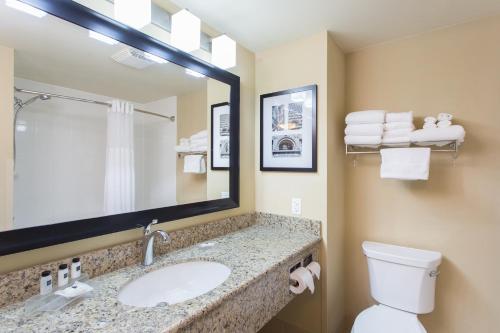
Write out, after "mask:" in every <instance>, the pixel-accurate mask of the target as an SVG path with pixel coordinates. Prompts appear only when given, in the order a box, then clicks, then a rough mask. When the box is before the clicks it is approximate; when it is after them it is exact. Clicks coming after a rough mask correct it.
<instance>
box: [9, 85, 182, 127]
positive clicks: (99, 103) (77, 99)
mask: <svg viewBox="0 0 500 333" xmlns="http://www.w3.org/2000/svg"><path fill="white" fill-rule="evenodd" d="M14 90H15V91H16V92H20V93H25V94H31V95H39V96H49V97H54V98H61V99H68V100H71V101H77V102H85V103H92V104H98V105H104V106H109V107H111V103H106V102H99V101H95V100H92V99H85V98H79V97H71V96H64V95H58V94H51V93H46V92H40V91H34V90H28V89H20V88H17V87H14ZM134 110H135V111H137V112H140V113H145V114H149V115H152V116H156V117H161V118H166V119H168V120H170V121H172V122H173V121H175V116H164V115H162V114H159V113H154V112H150V111H146V110H140V109H134Z"/></svg>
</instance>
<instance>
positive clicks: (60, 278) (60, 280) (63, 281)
mask: <svg viewBox="0 0 500 333" xmlns="http://www.w3.org/2000/svg"><path fill="white" fill-rule="evenodd" d="M68 280H69V271H68V265H67V264H61V265H59V271H58V272H57V286H58V287H62V286H65V285H67V284H68Z"/></svg>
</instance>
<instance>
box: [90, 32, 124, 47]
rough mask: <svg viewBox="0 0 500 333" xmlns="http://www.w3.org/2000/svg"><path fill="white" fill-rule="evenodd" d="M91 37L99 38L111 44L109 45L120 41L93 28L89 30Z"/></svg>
mask: <svg viewBox="0 0 500 333" xmlns="http://www.w3.org/2000/svg"><path fill="white" fill-rule="evenodd" d="M89 37H90V38H94V39H97V40H98V41H100V42H103V43H106V44H109V45H116V44H118V43H119V42H118V41H117V40H114V39H113V38H111V37H108V36H105V35H103V34H100V33H98V32H95V31H92V30H89Z"/></svg>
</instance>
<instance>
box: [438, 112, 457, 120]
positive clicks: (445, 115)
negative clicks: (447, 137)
mask: <svg viewBox="0 0 500 333" xmlns="http://www.w3.org/2000/svg"><path fill="white" fill-rule="evenodd" d="M437 118H438V119H437V120H439V121H442V120H449V121H451V120H452V119H453V115H451V114H449V113H444V112H443V113H440V114H438V117H437Z"/></svg>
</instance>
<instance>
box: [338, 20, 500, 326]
mask: <svg viewBox="0 0 500 333" xmlns="http://www.w3.org/2000/svg"><path fill="white" fill-rule="evenodd" d="M499 36H500V17H495V18H489V19H485V20H481V21H477V22H473V23H468V24H464V25H460V26H455V27H451V28H448V29H444V30H439V31H434V32H431V33H427V34H423V35H419V36H416V37H412V38H408V39H404V40H400V41H396V42H392V43H388V44H384V45H379V46H375V47H371V48H368V49H366V50H363V51H360V52H356V53H354V54H351V55H349V56H348V61H347V64H348V66H347V73H348V87H347V93H348V94H347V96H348V97H347V101H348V111H354V110H359V109H365V108H385V109H388V110H394V111H406V110H414V111H415V114H416V115H417V116H418V117H420V118H421V117H424V116H425V115H436V114H437V113H439V112H450V113H452V114H454V115H455V118H456V122H457V123H459V124H461V125H463V126H464V127H465V129H466V131H467V138H466V142H465V145H464V146H463V149H462V152H461V154H460V156H459V158H458V160H457V161H456V165H455V166H453V163H452V161H451V157H450V156H434V155H433V157H432V162H431V170H430V179H429V181H426V182H404V181H388V180H381V179H380V177H379V166H380V160H379V157H378V156H372V157H366V158H363V159H361V161H360V162H358V166H357V167H356V168H353V167H352V164H350V163H348V164H347V165H346V168H347V170H348V172H347V174H348V177H347V183H346V195H347V205H346V207H347V216H348V222H347V233H346V237H347V242H348V243H347V247H346V254H347V257H346V262H347V265H346V267H347V275H346V280H347V282H348V283H347V290H348V293H347V298H346V300H347V309H348V311H347V313H348V318H349V319H351V320H352V318H354V317H355V316H356V314H357V313H358V312H359V311H361V310H362V309H363V308H366V307H367V306H369V305H370V304H372V303H373V301H372V300H371V299H370V296H369V290H368V276H367V267H366V261H365V259H364V258H363V255H362V253H361V248H360V245H361V242H362V241H363V240H372V241H381V242H388V243H394V244H399V245H404V246H412V247H417V248H423V249H432V250H437V251H440V252H442V253H443V255H444V261H443V264H442V265H441V267H440V270H441V275H440V277H439V279H438V283H437V295H436V309H435V311H434V312H433V313H432V314H429V315H423V316H421V320H422V322H423V323H424V325H425V327H426V328H427V330H428V332H430V333H470V332H497V331H498V330H499V327H500V316H499V314H500V303H499V301H498V299H499V295H500V287H499V282H500V266H499V265H498V258H497V255H498V254H499V253H500V195H499V194H498V192H499V188H500V172H499V171H500V158H499V152H500V136H498V133H500V43H499ZM420 125H421V123H420ZM339 158H340V156H339Z"/></svg>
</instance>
